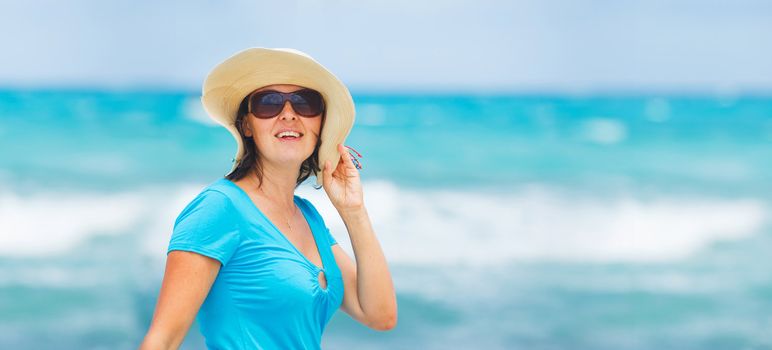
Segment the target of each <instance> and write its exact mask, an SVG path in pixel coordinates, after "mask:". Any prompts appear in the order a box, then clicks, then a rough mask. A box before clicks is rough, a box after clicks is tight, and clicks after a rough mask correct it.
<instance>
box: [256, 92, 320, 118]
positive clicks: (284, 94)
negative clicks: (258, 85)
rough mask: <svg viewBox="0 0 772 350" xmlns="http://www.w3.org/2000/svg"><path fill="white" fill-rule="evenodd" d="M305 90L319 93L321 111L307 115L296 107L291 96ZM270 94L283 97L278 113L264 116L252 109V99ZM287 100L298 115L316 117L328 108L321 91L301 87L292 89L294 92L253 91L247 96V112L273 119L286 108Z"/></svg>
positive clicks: (258, 116)
mask: <svg viewBox="0 0 772 350" xmlns="http://www.w3.org/2000/svg"><path fill="white" fill-rule="evenodd" d="M303 91H312V92H314V93H316V94H318V95H319V99H320V101H321V104H322V106H321V110H320V111H319V113H316V114H312V115H305V114H302V113H300V112H298V110H297V108H295V102H293V101H292V99H291V98H292V97H293V96H295V95H297V94H298V93H299V92H303ZM268 94H278V95H280V96H281V98H282V101H281V108H279V110H278V111H277V112H276V114H274V115H271V116H263V115H259V114H257V113H255V112H254V111H252V101H253V100H254V99H256V98H258V97H263V96H264V95H268ZM301 97H302V96H301ZM287 101H289V103H290V107H292V110H293V111H294V112H295V114H297V115H299V116H301V117H305V118H314V117H317V116H320V115H322V114H324V111H325V109H326V105H325V103H324V96H322V94H321V93H320V92H319V91H316V90H314V89H309V88H304V89H300V90H296V91H292V92H281V91H276V90H263V91H256V92H253V93H251V94H249V96H247V112H249V114H252V115H253V116H255V118H260V119H271V118H273V117H276V116H277V115H279V114H281V111H282V110H284V106H285V105H286V104H287Z"/></svg>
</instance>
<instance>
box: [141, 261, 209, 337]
mask: <svg viewBox="0 0 772 350" xmlns="http://www.w3.org/2000/svg"><path fill="white" fill-rule="evenodd" d="M219 271H220V262H219V261H217V260H216V259H213V258H209V257H206V256H203V255H201V254H198V253H193V252H188V251H182V250H174V251H171V252H169V254H168V256H167V259H166V272H164V278H163V282H162V283H161V291H160V293H159V295H158V302H157V303H156V308H155V312H154V313H153V320H152V322H151V324H150V329H149V330H148V332H147V334H146V335H145V339H144V340H143V341H142V344H140V347H139V349H140V350H157V349H163V350H166V349H178V348H179V347H180V344H181V343H182V341H183V340H184V339H185V335H186V334H187V333H188V330H189V329H190V326H191V324H192V323H193V320H194V319H195V318H196V314H197V313H198V310H199V308H201V304H203V302H204V299H206V296H207V294H209V289H210V288H211V287H212V283H214V280H215V278H216V277H217V273H218V272H219Z"/></svg>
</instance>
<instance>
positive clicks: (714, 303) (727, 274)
mask: <svg viewBox="0 0 772 350" xmlns="http://www.w3.org/2000/svg"><path fill="white" fill-rule="evenodd" d="M354 98H355V102H356V105H357V113H358V114H357V121H356V125H355V128H354V130H353V131H352V134H351V136H350V138H349V140H348V142H347V143H348V145H350V146H352V147H354V148H356V149H357V150H358V151H359V152H360V153H362V154H363V156H364V157H363V158H362V162H363V165H364V169H362V172H361V175H362V179H363V181H364V186H365V188H364V189H365V196H366V200H367V205H368V210H369V212H370V214H371V217H372V219H373V224H374V227H375V228H376V231H377V234H378V236H379V239H380V241H381V244H382V246H383V248H384V252H385V253H386V255H387V258H388V259H389V261H390V264H391V265H390V266H391V269H392V274H393V278H394V282H395V286H396V287H397V293H398V302H399V322H398V325H397V327H396V328H395V329H393V330H391V331H389V332H377V331H372V330H369V329H367V328H365V327H363V326H361V325H359V324H357V323H356V322H354V321H352V320H351V319H350V318H349V317H348V316H347V315H346V314H344V313H343V312H342V311H340V312H338V313H337V314H336V316H335V317H334V318H333V320H332V321H331V323H330V324H329V326H328V328H327V330H326V332H325V334H324V338H323V347H324V348H325V349H351V348H356V349H415V348H425V349H449V348H458V349H467V348H485V349H511V348H536V349H659V348H672V349H727V348H744V349H770V348H772V333H770V331H769V330H770V329H772V318H770V316H769V315H770V314H772V277H770V276H772V264H769V259H768V256H769V254H770V253H772V229H771V228H772V221H771V220H770V217H771V216H770V213H771V211H770V206H771V205H772V181H770V180H771V179H772V162H770V161H769V160H770V159H772V98H768V97H760V96H718V97H712V96H686V95H684V96H676V95H618V96H611V95H609V96H598V95H592V96H557V95H555V96H548V95H479V96H474V95H439V94H423V95H415V94H414V95H396V94H394V95H385V94H366V93H357V92H356V91H355V92H354ZM234 146H235V144H234V142H233V140H232V138H231V136H230V135H229V134H228V133H227V132H226V131H225V130H224V129H223V128H221V127H219V126H216V125H212V124H211V122H209V121H208V118H207V117H206V116H205V115H204V114H203V112H202V111H201V109H200V106H199V104H198V100H197V97H196V96H195V95H194V94H193V93H188V92H168V91H134V92H126V91H112V92H111V91H81V90H20V89H5V90H0V149H2V153H0V232H1V233H2V234H0V348H14V349H50V348H56V349H131V348H135V347H136V345H137V344H139V342H140V341H141V338H142V336H143V335H144V332H145V331H146V330H147V326H148V324H149V321H150V318H151V317H152V312H153V307H154V303H155V297H156V296H157V292H158V288H159V286H160V284H159V283H160V279H161V277H162V274H163V263H164V252H165V245H166V244H167V243H168V237H169V235H170V233H171V225H172V223H173V220H174V218H175V217H176V214H177V213H178V212H179V211H180V210H181V209H182V206H183V205H184V204H185V203H186V202H187V201H188V200H190V199H191V198H192V196H193V195H194V194H195V193H196V192H197V191H198V190H199V189H200V188H201V187H202V186H204V185H205V184H207V183H209V182H210V181H212V180H213V179H216V178H217V177H218V176H221V175H223V174H224V173H225V171H227V170H228V169H230V159H231V157H232V156H233V151H234ZM299 193H300V194H301V195H303V196H305V197H307V198H309V199H310V200H311V201H312V202H313V203H315V205H317V207H318V208H319V209H320V212H321V213H322V215H323V216H324V217H325V219H326V220H327V221H328V226H329V227H330V228H331V231H332V232H333V234H334V235H335V236H336V238H337V239H338V241H339V242H341V244H342V246H344V248H345V249H347V251H349V252H351V247H350V243H349V240H348V237H347V234H346V231H345V227H344V226H343V224H342V222H340V220H339V218H337V217H336V213H335V212H334V209H332V207H331V206H330V205H329V204H328V203H327V202H326V197H325V195H324V193H323V192H320V191H314V190H313V189H312V188H310V186H306V185H304V186H302V188H301V189H300V190H299ZM196 327H197V326H195V325H194V327H193V328H192V329H191V331H190V333H189V336H188V338H187V339H186V343H185V347H184V348H188V349H203V342H202V339H201V337H200V335H199V334H198V330H197V329H196Z"/></svg>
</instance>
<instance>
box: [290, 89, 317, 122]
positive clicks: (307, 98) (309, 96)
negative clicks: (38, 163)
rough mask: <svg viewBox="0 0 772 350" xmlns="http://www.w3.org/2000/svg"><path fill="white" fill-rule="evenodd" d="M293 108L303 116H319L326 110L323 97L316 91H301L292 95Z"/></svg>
mask: <svg viewBox="0 0 772 350" xmlns="http://www.w3.org/2000/svg"><path fill="white" fill-rule="evenodd" d="M291 102H292V107H293V108H294V109H295V112H297V113H298V114H300V115H302V116H306V117H311V116H315V115H319V114H321V113H322V111H323V109H324V103H323V101H322V95H321V94H319V93H318V92H316V91H314V90H300V91H297V92H295V93H294V94H292V97H291Z"/></svg>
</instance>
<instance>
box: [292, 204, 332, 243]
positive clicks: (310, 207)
mask: <svg viewBox="0 0 772 350" xmlns="http://www.w3.org/2000/svg"><path fill="white" fill-rule="evenodd" d="M301 200H302V202H303V203H304V204H305V205H306V207H307V208H308V210H309V211H310V212H311V213H312V214H313V216H314V220H316V222H317V223H319V226H321V227H323V228H324V232H325V236H327V240H328V241H329V242H330V245H331V246H332V245H336V244H338V242H337V241H336V240H335V237H333V236H332V234H331V233H330V229H329V228H328V227H327V225H326V224H325V223H324V218H322V216H321V215H320V214H319V211H317V210H316V207H314V205H313V204H311V202H310V201H309V200H308V199H305V198H301Z"/></svg>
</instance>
